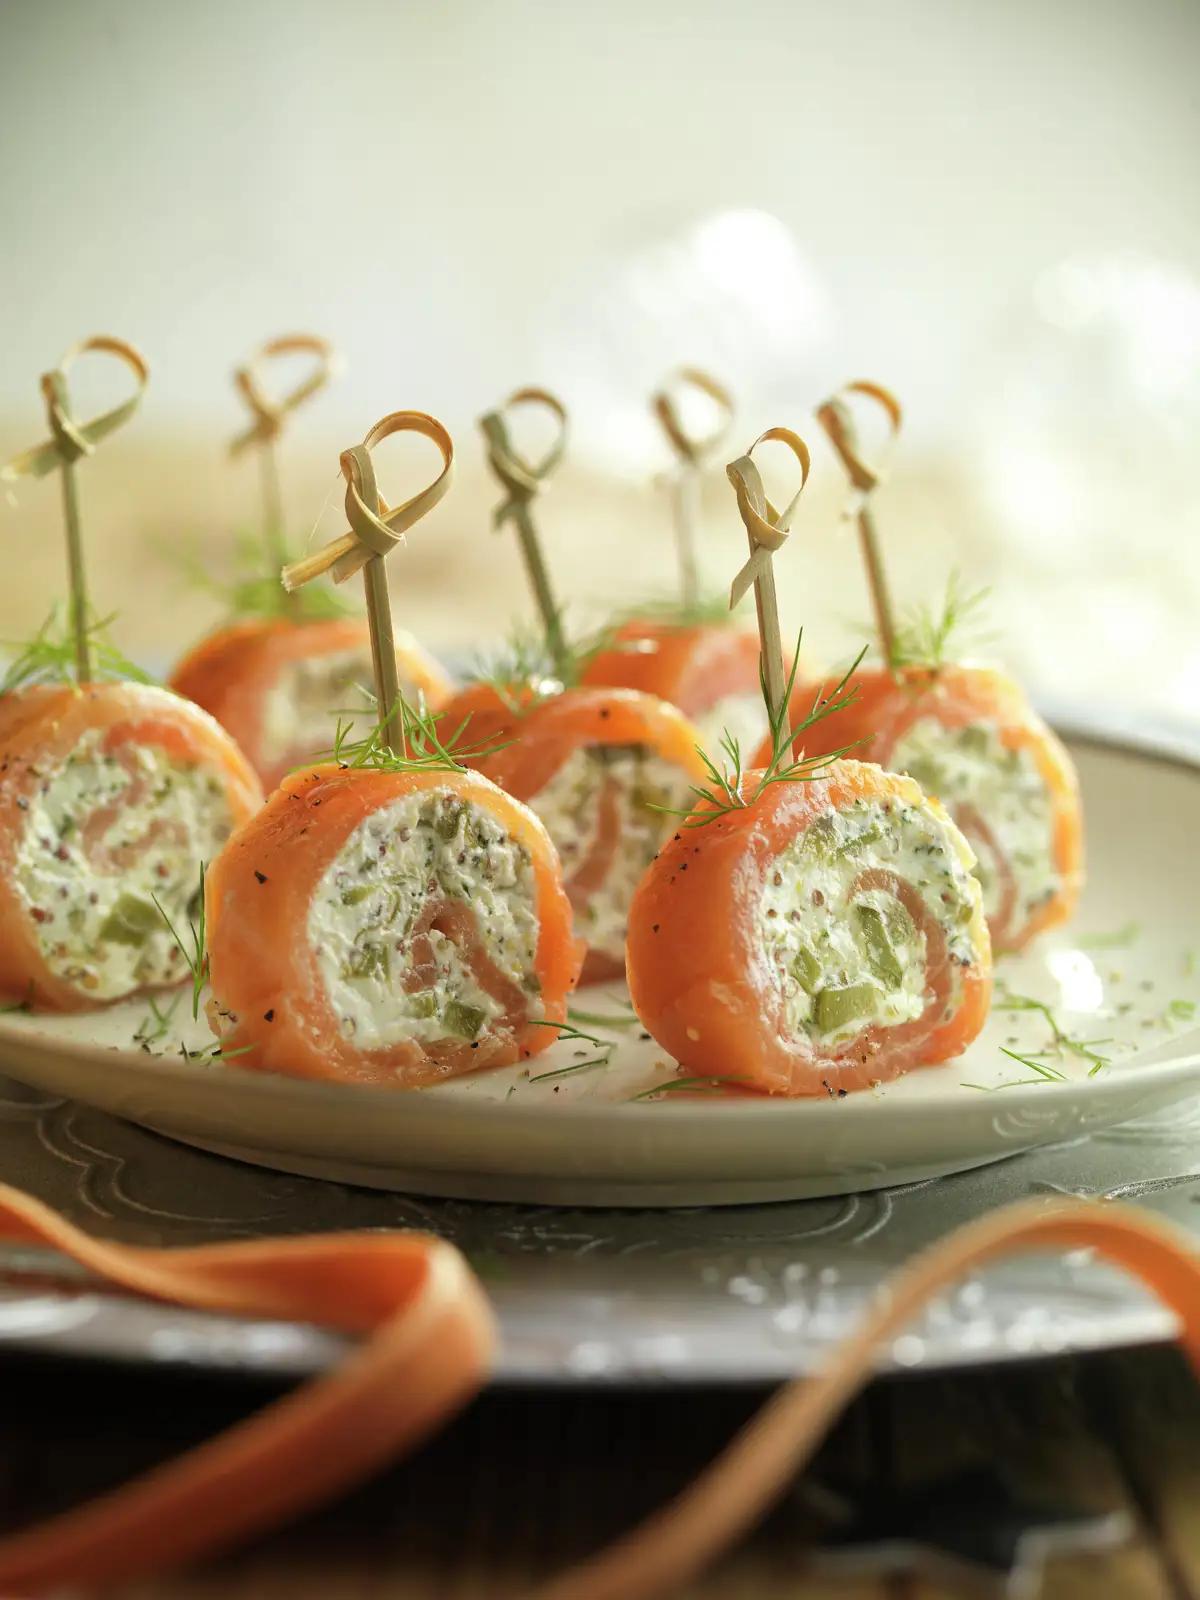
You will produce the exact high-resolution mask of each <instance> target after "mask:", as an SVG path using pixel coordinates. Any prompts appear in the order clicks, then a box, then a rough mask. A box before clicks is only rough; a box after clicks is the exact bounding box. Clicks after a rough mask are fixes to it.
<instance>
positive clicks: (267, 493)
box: [229, 333, 342, 573]
mask: <svg viewBox="0 0 1200 1600" xmlns="http://www.w3.org/2000/svg"><path fill="white" fill-rule="evenodd" d="M291 355H313V356H315V357H316V358H317V359H316V364H315V365H314V367H313V370H312V371H311V372H310V373H309V374H308V376H307V377H306V378H304V379H302V380H301V381H300V382H299V383H298V384H297V385H296V387H295V388H294V389H293V390H292V391H291V392H290V393H289V394H285V395H284V396H283V398H282V399H281V400H273V399H272V398H271V396H270V395H269V394H268V393H267V392H266V390H265V389H264V387H263V367H264V366H265V364H266V363H267V362H269V361H272V360H273V359H275V358H276V357H278V356H291ZM341 369H342V358H341V356H340V355H339V353H338V351H337V350H336V348H335V347H334V346H333V345H332V344H330V342H329V340H328V339H322V338H321V337H320V336H319V335H318V334H315V333H286V334H283V335H282V336H281V337H280V338H278V339H268V340H267V342H266V344H263V345H260V346H259V348H258V349H257V350H255V351H254V353H253V354H252V355H251V357H250V359H249V360H248V361H247V362H246V363H245V364H244V365H243V366H240V367H237V368H236V369H235V371H234V374H233V381H234V384H235V386H236V387H237V390H238V393H239V394H240V395H241V397H242V399H243V400H244V401H245V402H246V404H247V405H248V406H249V408H250V412H251V414H252V416H253V418H254V421H253V422H252V423H251V424H250V426H249V427H248V428H247V429H246V430H245V432H244V433H240V434H239V435H238V436H237V438H236V439H235V440H234V441H233V443H232V444H231V445H230V446H229V453H230V455H232V456H239V455H241V454H242V452H243V451H244V450H247V449H249V448H250V447H251V446H252V445H253V446H256V447H257V449H258V461H259V471H260V473H261V475H262V496H263V548H264V551H265V553H266V561H267V569H268V571H270V572H273V573H274V572H278V571H279V569H280V568H281V567H282V566H283V564H284V562H285V561H286V560H287V541H286V539H285V537H284V522H283V491H282V489H281V487H280V481H279V457H278V454H277V452H276V449H275V445H276V441H277V440H278V438H279V436H280V434H281V433H282V432H283V425H284V423H285V422H286V420H287V418H288V417H289V416H290V415H291V413H292V412H293V411H295V410H296V409H297V408H298V407H299V406H302V405H303V404H304V402H305V401H306V400H311V398H312V397H313V395H315V394H318V393H320V391H321V390H322V389H323V388H324V387H325V385H326V384H327V383H329V381H330V380H331V379H332V378H335V377H337V375H338V374H339V372H340V371H341Z"/></svg>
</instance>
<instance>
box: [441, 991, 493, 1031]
mask: <svg viewBox="0 0 1200 1600" xmlns="http://www.w3.org/2000/svg"><path fill="white" fill-rule="evenodd" d="M486 1016H487V1013H486V1012H485V1011H484V1010H483V1008H482V1007H481V1006H468V1005H464V1004H463V1002H462V1001H461V1000H449V1001H447V1003H446V1009H445V1010H444V1011H443V1012H442V1021H443V1022H444V1023H445V1024H446V1027H447V1029H448V1030H449V1032H450V1033H455V1034H457V1035H458V1036H459V1038H460V1039H473V1038H474V1037H475V1035H476V1034H477V1033H478V1032H479V1030H480V1028H482V1027H483V1024H484V1021H485V1019H486Z"/></svg>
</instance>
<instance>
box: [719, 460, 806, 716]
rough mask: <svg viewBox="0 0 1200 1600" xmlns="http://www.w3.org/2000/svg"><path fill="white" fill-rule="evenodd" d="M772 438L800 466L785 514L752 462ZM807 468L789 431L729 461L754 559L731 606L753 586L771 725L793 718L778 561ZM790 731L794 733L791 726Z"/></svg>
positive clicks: (733, 593)
mask: <svg viewBox="0 0 1200 1600" xmlns="http://www.w3.org/2000/svg"><path fill="white" fill-rule="evenodd" d="M772 440H775V441H777V442H778V443H780V444H785V445H787V447H788V449H789V450H790V451H791V452H792V454H793V455H794V456H795V458H796V460H797V461H798V462H799V463H800V487H799V488H798V489H797V490H796V492H795V494H794V495H793V496H792V498H791V500H789V502H788V503H787V505H786V506H784V508H783V510H782V511H777V510H776V509H775V507H774V506H773V505H772V504H771V502H770V500H768V498H767V495H766V492H765V490H764V489H763V482H762V477H761V476H760V474H759V470H758V467H757V466H756V465H755V464H754V462H753V461H752V460H751V457H752V456H753V454H754V452H755V450H757V449H758V447H759V445H760V444H766V443H768V442H770V441H772ZM809 464H810V463H809V454H808V446H807V445H806V444H805V442H804V440H803V439H802V438H801V437H800V435H799V434H798V433H793V432H792V430H791V429H790V428H768V429H767V431H766V432H765V433H760V434H759V436H758V438H757V439H756V440H755V441H754V443H753V444H752V445H751V446H750V448H749V450H747V452H746V454H745V455H744V456H739V457H738V459H737V460H736V461H731V462H730V463H729V465H728V466H727V467H726V469H725V471H726V474H727V475H728V478H729V481H730V483H731V484H732V485H733V488H734V493H735V494H736V495H737V506H738V512H739V514H740V516H741V519H742V521H743V523H744V524H745V527H746V535H747V538H748V539H749V541H750V559H749V560H748V561H747V562H746V564H745V566H744V567H743V568H742V569H741V571H740V572H739V573H738V575H737V577H736V578H735V579H734V580H733V584H732V587H731V588H730V591H729V608H730V610H732V609H733V608H734V606H736V605H737V604H738V602H739V601H740V600H741V599H742V597H743V596H744V595H745V593H746V591H747V589H749V588H750V586H751V584H753V586H754V605H755V610H756V612H757V614H758V640H759V651H760V658H761V661H762V670H763V682H764V683H765V685H766V690H767V702H768V710H769V712H770V715H771V720H772V723H782V721H783V719H784V718H786V717H789V715H790V713H789V710H788V707H787V704H786V701H787V684H788V673H787V667H786V664H785V661H784V654H783V638H782V635H781V633H780V630H779V600H778V597H777V595H776V592H775V567H774V557H775V553H776V551H778V550H781V549H782V548H783V546H784V545H785V544H786V543H787V538H788V534H789V532H790V530H791V525H792V517H793V516H794V515H795V511H796V507H797V505H798V504H799V502H800V496H801V495H802V494H803V493H804V486H805V484H806V483H807V482H808V470H809ZM788 731H789V732H790V731H791V730H790V725H789V729H788Z"/></svg>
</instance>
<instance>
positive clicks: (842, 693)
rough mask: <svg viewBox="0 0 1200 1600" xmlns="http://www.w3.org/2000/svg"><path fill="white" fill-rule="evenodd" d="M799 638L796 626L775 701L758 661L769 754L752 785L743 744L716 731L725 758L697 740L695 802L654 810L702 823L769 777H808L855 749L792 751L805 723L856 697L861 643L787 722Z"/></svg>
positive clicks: (749, 801)
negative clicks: (832, 682) (699, 770)
mask: <svg viewBox="0 0 1200 1600" xmlns="http://www.w3.org/2000/svg"><path fill="white" fill-rule="evenodd" d="M803 638H804V630H803V629H801V630H800V633H799V635H798V636H797V639H796V653H795V656H794V657H793V659H792V669H791V671H790V672H789V674H788V679H787V684H786V686H785V691H784V695H783V698H782V699H781V701H780V703H779V705H778V707H772V705H771V696H770V694H769V693H768V691H767V678H766V672H765V670H764V668H763V664H762V660H761V658H760V660H759V664H758V677H759V686H760V688H761V690H762V697H763V703H764V705H765V706H766V708H767V720H768V723H769V724H770V732H771V759H770V760H769V761H768V762H767V764H766V766H765V767H763V768H762V770H761V771H760V773H759V775H758V782H757V783H756V784H755V786H754V788H753V790H752V791H751V792H750V793H749V794H747V793H746V792H745V779H746V776H747V773H746V770H745V763H744V761H743V759H742V750H741V745H740V743H739V741H738V740H737V739H736V738H734V736H733V735H732V734H730V733H729V732H728V731H726V732H724V733H723V734H722V735H721V738H720V741H719V745H718V749H719V752H720V755H721V756H722V757H723V758H724V761H723V764H720V765H718V763H717V762H716V761H714V760H713V759H712V757H711V756H710V755H709V754H708V753H707V752H706V751H705V750H704V749H703V748H701V746H699V745H697V747H696V748H697V751H698V753H699V755H700V759H701V760H702V761H703V763H704V766H705V768H706V770H707V773H708V783H707V784H692V785H690V792H691V793H692V794H694V795H695V797H696V799H695V802H694V803H693V804H692V805H691V806H690V807H688V809H687V810H686V811H684V810H674V809H672V808H671V807H668V806H656V807H655V810H660V811H663V812H665V813H666V814H667V815H668V816H672V817H682V818H683V819H684V822H683V826H684V827H685V828H702V827H706V826H707V824H708V823H710V822H714V821H715V820H716V819H717V818H718V817H724V816H728V815H729V813H730V812H731V811H737V810H741V809H744V808H745V807H746V806H752V805H754V804H755V802H756V801H757V800H758V799H759V798H760V797H761V796H762V794H763V793H764V792H765V791H766V790H767V789H768V788H770V786H771V785H772V784H773V783H807V782H809V781H811V780H812V779H813V778H819V777H821V776H822V774H824V773H825V772H827V771H828V769H829V766H830V764H831V763H832V762H834V761H839V760H841V758H842V757H843V756H845V755H849V753H850V751H851V750H853V749H855V748H856V747H857V745H858V744H859V743H861V741H860V740H855V741H854V742H853V743H851V744H848V745H843V746H842V747H841V748H840V749H838V750H834V751H832V752H831V753H830V754H829V755H822V756H805V755H801V756H800V757H798V758H797V757H796V756H795V754H794V751H795V745H796V742H797V740H799V739H801V738H802V737H803V735H804V734H806V733H807V732H808V730H809V729H810V728H815V727H816V726H817V724H818V723H819V722H824V720H825V718H826V717H832V716H835V715H836V714H837V713H838V712H839V711H845V710H846V709H847V707H849V706H852V705H853V704H854V703H855V701H856V700H857V699H858V687H857V685H852V684H851V681H850V680H851V679H852V678H853V676H854V674H855V673H856V672H857V671H858V668H859V666H860V665H861V663H862V659H863V656H864V655H866V648H865V646H864V648H863V649H862V650H860V651H859V653H858V655H857V656H856V657H855V659H854V661H853V662H852V663H851V665H850V666H849V667H848V668H847V669H846V671H845V672H844V673H843V674H842V677H841V679H840V680H839V682H838V683H837V685H836V686H835V688H834V689H833V692H832V693H831V694H828V695H822V694H821V693H820V692H819V691H818V694H817V697H816V699H815V700H814V701H813V703H812V709H811V710H810V711H809V712H808V714H807V715H806V716H805V717H804V718H802V720H801V721H800V722H798V723H796V724H795V726H793V725H792V723H791V717H790V705H791V699H792V692H793V690H794V689H795V686H796V673H797V671H798V669H799V666H800V645H801V642H802V641H803Z"/></svg>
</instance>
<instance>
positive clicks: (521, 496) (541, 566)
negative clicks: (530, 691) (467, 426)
mask: <svg viewBox="0 0 1200 1600" xmlns="http://www.w3.org/2000/svg"><path fill="white" fill-rule="evenodd" d="M522 405H538V406H542V407H543V408H544V409H545V410H547V411H549V412H550V414H551V416H552V417H553V418H554V420H555V422H556V423H557V429H556V433H555V437H554V440H553V442H552V443H551V445H550V448H549V449H548V450H547V451H546V453H545V454H544V455H543V456H542V459H541V460H540V461H538V462H530V461H527V460H526V459H525V457H524V456H522V455H521V454H520V453H519V452H518V451H517V450H516V449H515V448H514V446H513V444H512V441H511V439H510V438H509V435H508V416H507V413H508V412H510V411H511V410H512V409H513V407H514V406H522ZM479 426H480V428H481V429H482V431H483V437H484V440H485V442H486V444H487V458H488V466H490V467H491V469H492V471H493V472H494V473H495V474H496V476H497V478H499V480H500V482H501V484H502V485H503V486H504V488H505V489H506V490H507V491H508V498H507V499H506V500H502V501H501V503H500V504H499V505H498V506H497V507H496V510H495V512H494V513H493V516H492V526H493V528H495V530H496V532H497V533H498V532H499V531H500V529H501V528H503V526H504V524H505V523H506V522H511V523H512V524H513V526H514V527H515V528H516V530H517V538H518V539H519V541H520V544H521V555H522V557H523V559H524V562H525V575H526V577H527V578H528V579H529V586H530V588H531V589H532V590H533V597H534V600H535V601H536V602H537V608H538V611H539V612H540V613H541V618H542V627H543V628H544V630H545V634H546V647H547V649H548V650H549V652H550V659H551V661H552V662H553V663H554V670H555V673H556V674H557V676H558V677H559V678H560V679H561V680H562V681H563V682H564V683H566V682H568V681H569V680H570V672H571V657H570V651H569V649H568V648H567V640H566V635H565V634H564V632H563V625H562V613H561V612H560V610H559V608H558V606H557V604H556V603H555V600H554V591H553V590H552V589H551V587H550V575H549V573H548V572H547V571H546V561H545V557H544V556H543V554H542V547H541V543H540V541H539V539H538V536H537V529H536V528H535V527H534V525H533V517H532V516H531V514H530V509H529V508H530V506H531V505H532V503H533V500H534V499H535V497H536V496H537V495H538V494H539V493H540V492H541V490H542V488H543V486H544V484H545V482H546V480H547V478H549V476H550V474H551V473H552V472H553V471H554V469H555V468H556V467H557V466H558V464H559V462H560V461H561V460H562V455H563V450H564V449H565V447H566V443H567V411H566V407H565V406H564V405H563V403H562V401H561V400H559V399H557V398H556V396H554V395H552V394H550V393H549V391H548V390H546V389H517V390H516V391H515V392H514V393H512V394H510V395H509V397H508V399H507V400H505V401H504V402H503V403H502V404H501V405H499V406H497V407H496V409H495V410H494V411H489V412H487V413H486V414H485V415H484V416H482V417H480V419H479Z"/></svg>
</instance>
